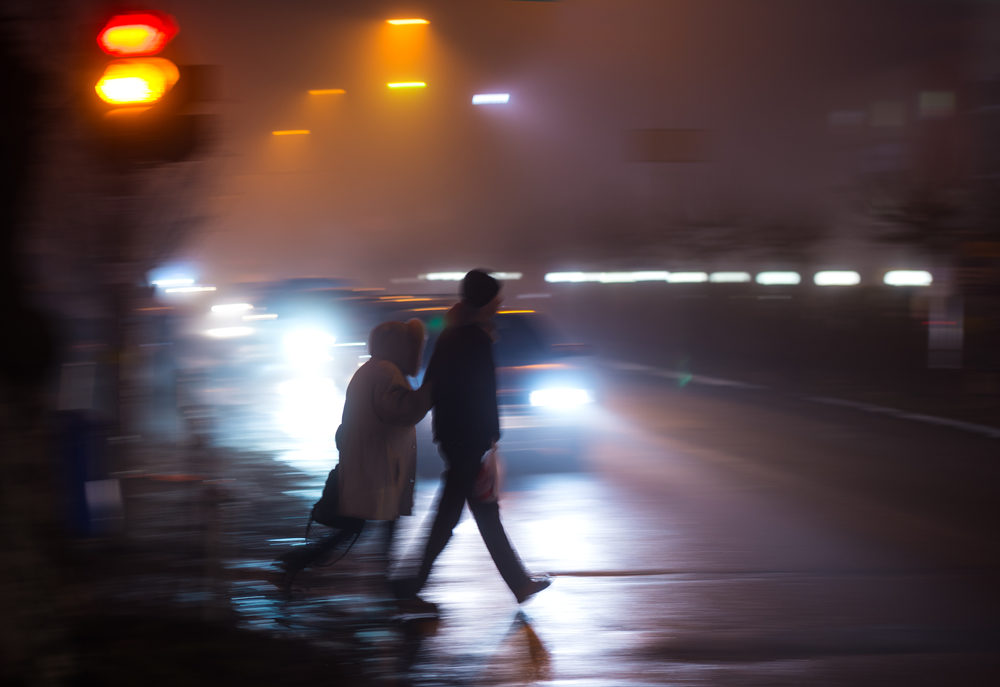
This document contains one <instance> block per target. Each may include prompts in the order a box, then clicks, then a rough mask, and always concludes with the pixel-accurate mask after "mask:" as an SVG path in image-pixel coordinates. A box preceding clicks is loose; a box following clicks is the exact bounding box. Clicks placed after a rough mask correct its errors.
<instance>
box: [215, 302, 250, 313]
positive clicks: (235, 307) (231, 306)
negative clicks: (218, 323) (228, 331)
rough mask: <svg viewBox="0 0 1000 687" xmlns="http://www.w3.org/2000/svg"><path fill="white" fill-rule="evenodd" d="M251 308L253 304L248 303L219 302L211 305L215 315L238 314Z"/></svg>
mask: <svg viewBox="0 0 1000 687" xmlns="http://www.w3.org/2000/svg"><path fill="white" fill-rule="evenodd" d="M251 310H253V306H252V305H250V304H249V303H220V304H219V305H213V306H212V312H213V313H215V314H216V315H239V314H240V313H245V312H250V311H251Z"/></svg>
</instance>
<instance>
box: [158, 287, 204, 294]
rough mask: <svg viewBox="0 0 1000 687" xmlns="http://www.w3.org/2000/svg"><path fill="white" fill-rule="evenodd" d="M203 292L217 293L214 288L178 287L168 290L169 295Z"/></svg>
mask: <svg viewBox="0 0 1000 687" xmlns="http://www.w3.org/2000/svg"><path fill="white" fill-rule="evenodd" d="M202 291H215V287H214V286H177V287H175V288H172V289H167V290H166V292H167V293H201V292H202Z"/></svg>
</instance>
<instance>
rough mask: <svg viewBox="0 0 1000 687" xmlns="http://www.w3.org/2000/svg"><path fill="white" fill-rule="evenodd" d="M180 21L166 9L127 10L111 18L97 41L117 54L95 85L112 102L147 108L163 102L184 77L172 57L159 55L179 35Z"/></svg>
mask: <svg viewBox="0 0 1000 687" xmlns="http://www.w3.org/2000/svg"><path fill="white" fill-rule="evenodd" d="M177 32H178V27H177V22H175V21H174V19H173V18H172V17H171V16H170V15H167V14H163V13H162V12H126V13H123V14H116V15H115V16H113V17H111V18H110V19H109V20H108V22H107V23H106V24H105V25H104V28H102V29H101V31H100V33H99V34H98V35H97V44H98V45H99V46H100V47H101V50H103V51H104V52H105V53H107V54H108V55H111V56H113V57H116V58H118V59H114V60H112V61H110V62H109V63H108V64H107V66H106V67H105V69H104V73H103V74H102V75H101V78H100V79H99V80H98V82H97V84H96V85H95V86H94V90H96V91H97V95H98V96H99V97H100V98H101V100H103V101H104V102H106V103H108V104H109V105H116V106H132V107H137V106H138V107H146V106H149V105H152V104H153V103H156V102H159V101H160V100H162V99H163V97H164V96H165V95H166V94H167V92H168V91H170V89H171V88H173V87H174V84H176V83H177V80H178V79H179V78H180V70H178V69H177V65H175V64H174V63H173V62H171V61H170V60H168V59H166V58H163V57H156V55H158V54H159V53H161V52H162V51H163V49H164V48H165V47H166V46H167V44H168V43H169V42H170V41H171V40H172V39H173V37H174V36H176V35H177Z"/></svg>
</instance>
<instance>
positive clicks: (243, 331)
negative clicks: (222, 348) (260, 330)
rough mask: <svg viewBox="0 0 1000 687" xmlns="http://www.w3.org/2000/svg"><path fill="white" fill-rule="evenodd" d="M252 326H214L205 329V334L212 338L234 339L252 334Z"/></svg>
mask: <svg viewBox="0 0 1000 687" xmlns="http://www.w3.org/2000/svg"><path fill="white" fill-rule="evenodd" d="M253 332H254V329H253V327H214V328H212V329H206V330H205V336H208V337H211V338H213V339H235V338H238V337H241V336H250V335H251V334H253Z"/></svg>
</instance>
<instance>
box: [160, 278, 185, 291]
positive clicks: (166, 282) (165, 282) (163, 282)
mask: <svg viewBox="0 0 1000 687" xmlns="http://www.w3.org/2000/svg"><path fill="white" fill-rule="evenodd" d="M192 284H194V279H190V278H186V277H178V278H177V279H157V280H156V281H154V282H153V286H158V287H160V288H161V289H166V288H170V287H174V286H191V285H192Z"/></svg>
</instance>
